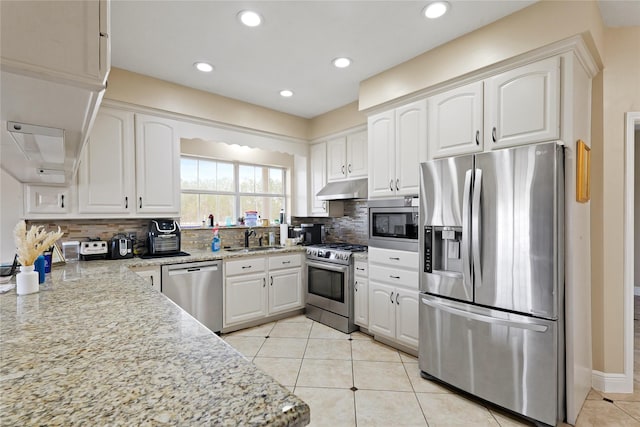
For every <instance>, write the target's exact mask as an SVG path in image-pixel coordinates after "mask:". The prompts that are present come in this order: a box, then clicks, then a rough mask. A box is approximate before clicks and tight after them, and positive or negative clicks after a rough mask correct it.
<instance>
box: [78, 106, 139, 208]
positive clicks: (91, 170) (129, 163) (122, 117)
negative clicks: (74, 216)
mask: <svg viewBox="0 0 640 427" xmlns="http://www.w3.org/2000/svg"><path fill="white" fill-rule="evenodd" d="M133 177H134V143H133V113H130V112H127V111H120V110H113V109H109V108H102V109H100V111H99V113H98V115H97V117H96V120H95V123H94V125H93V129H92V130H91V135H90V136H89V141H88V142H87V144H86V146H85V148H84V151H83V153H82V158H81V160H80V169H79V172H78V212H81V213H85V212H90V213H130V212H133V211H134V209H133V206H134V204H135V195H134V185H133Z"/></svg>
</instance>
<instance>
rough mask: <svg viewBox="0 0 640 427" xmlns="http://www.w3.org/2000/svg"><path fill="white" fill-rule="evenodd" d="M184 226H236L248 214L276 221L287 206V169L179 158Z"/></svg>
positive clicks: (182, 221) (182, 220) (182, 222)
mask: <svg viewBox="0 0 640 427" xmlns="http://www.w3.org/2000/svg"><path fill="white" fill-rule="evenodd" d="M180 178H181V185H180V187H181V209H182V216H181V224H182V225H183V226H184V225H186V226H199V225H202V221H203V220H205V219H206V218H208V217H209V214H213V216H214V218H215V221H216V222H218V223H220V224H225V223H227V221H229V222H231V224H235V223H236V219H237V218H238V217H241V216H244V212H246V211H253V210H255V211H258V214H259V215H260V217H261V218H264V219H269V220H270V221H273V220H274V219H276V218H278V216H279V214H280V209H282V208H284V206H285V169H284V168H278V167H271V166H264V165H251V164H245V163H238V162H228V161H220V160H213V159H203V158H195V157H181V158H180Z"/></svg>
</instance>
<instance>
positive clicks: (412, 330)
mask: <svg viewBox="0 0 640 427" xmlns="http://www.w3.org/2000/svg"><path fill="white" fill-rule="evenodd" d="M416 255H417V254H415V253H413V252H406V251H391V250H387V249H378V248H369V283H368V287H369V319H368V320H369V328H368V329H369V332H371V333H373V334H374V335H379V336H381V337H384V338H387V339H389V340H391V341H392V342H397V343H398V344H402V345H404V346H407V347H410V348H412V349H414V350H417V349H418V324H419V321H418V302H419V294H420V292H419V285H418V260H417V256H416ZM414 259H415V265H414V264H413V263H411V264H409V263H408V261H410V260H414ZM398 264H399V265H400V266H401V267H400V266H399V265H398Z"/></svg>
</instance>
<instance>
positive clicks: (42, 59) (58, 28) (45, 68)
mask: <svg viewBox="0 0 640 427" xmlns="http://www.w3.org/2000/svg"><path fill="white" fill-rule="evenodd" d="M1 3H2V4H1V7H2V13H1V14H0V16H1V19H2V21H1V27H2V33H3V35H4V34H7V35H10V37H3V38H2V46H1V49H0V52H2V61H3V65H5V63H6V65H9V66H12V67H18V68H21V69H26V70H29V71H32V72H36V73H40V74H44V75H47V76H50V77H55V78H58V79H59V78H63V79H69V80H76V81H82V82H86V83H103V81H104V78H105V76H106V73H107V71H108V69H109V61H108V59H109V57H108V46H109V44H108V37H107V32H108V21H107V18H108V16H109V14H108V2H107V0H100V1H99V2H98V1H65V2H48V1H37V2H36V1H15V2H14V1H7V2H4V1H3V2H1ZM101 15H102V16H101ZM101 33H102V34H104V37H101Z"/></svg>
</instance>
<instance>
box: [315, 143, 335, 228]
mask: <svg viewBox="0 0 640 427" xmlns="http://www.w3.org/2000/svg"><path fill="white" fill-rule="evenodd" d="M309 156H310V171H309V176H310V189H311V194H310V195H309V205H310V208H311V209H310V212H311V215H310V216H342V214H343V213H344V204H343V203H342V202H340V201H328V200H320V199H318V198H317V197H316V194H318V192H319V191H320V190H322V188H324V186H325V185H327V143H326V142H321V143H319V144H313V145H312V146H311V148H310V149H309Z"/></svg>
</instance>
